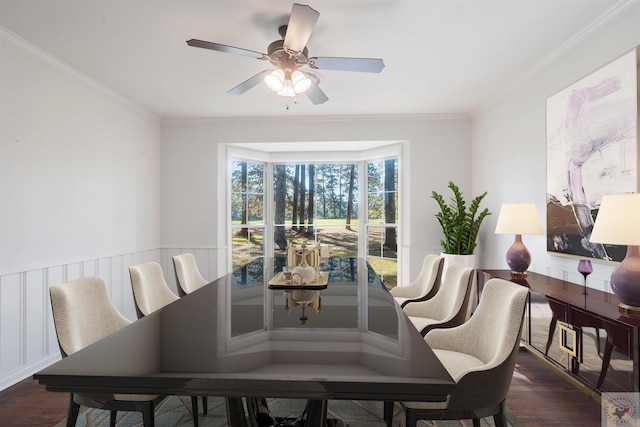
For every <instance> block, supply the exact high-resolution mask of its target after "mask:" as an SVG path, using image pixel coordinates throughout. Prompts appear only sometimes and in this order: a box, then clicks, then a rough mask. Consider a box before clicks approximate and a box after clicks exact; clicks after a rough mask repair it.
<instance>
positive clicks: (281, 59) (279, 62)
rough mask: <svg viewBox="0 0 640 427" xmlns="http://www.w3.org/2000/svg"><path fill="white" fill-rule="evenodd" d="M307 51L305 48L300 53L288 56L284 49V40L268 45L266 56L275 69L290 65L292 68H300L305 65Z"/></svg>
mask: <svg viewBox="0 0 640 427" xmlns="http://www.w3.org/2000/svg"><path fill="white" fill-rule="evenodd" d="M308 54H309V51H308V49H307V48H306V47H305V48H304V49H303V50H302V52H294V53H293V54H291V55H290V54H289V52H287V50H286V49H285V47H284V40H276V41H274V42H273V43H271V44H270V45H269V48H268V49H267V55H268V56H269V61H271V63H272V64H273V65H275V66H277V67H283V66H286V65H291V66H292V68H297V67H300V66H302V65H304V64H306V63H307V55H308Z"/></svg>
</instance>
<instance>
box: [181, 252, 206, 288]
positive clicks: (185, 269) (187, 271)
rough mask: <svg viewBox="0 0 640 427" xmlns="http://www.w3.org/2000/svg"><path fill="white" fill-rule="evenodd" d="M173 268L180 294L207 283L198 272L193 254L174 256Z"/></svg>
mask: <svg viewBox="0 0 640 427" xmlns="http://www.w3.org/2000/svg"><path fill="white" fill-rule="evenodd" d="M173 269H174V271H175V273H176V282H177V284H178V292H179V293H180V296H184V295H186V294H190V293H191V292H193V291H195V290H196V289H199V288H201V287H203V286H204V285H206V284H207V283H208V282H207V281H206V280H205V279H204V277H202V274H200V271H199V270H198V265H197V264H196V258H195V257H194V256H193V254H190V253H184V254H180V255H176V256H174V257H173Z"/></svg>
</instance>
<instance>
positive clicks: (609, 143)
mask: <svg viewBox="0 0 640 427" xmlns="http://www.w3.org/2000/svg"><path fill="white" fill-rule="evenodd" d="M639 53H640V46H639V47H638V48H636V49H634V50H632V51H631V52H628V53H627V54H625V55H623V56H621V57H619V58H618V59H616V60H614V61H612V62H611V63H609V64H607V65H606V66H604V67H602V68H600V69H598V70H596V71H594V72H593V73H591V74H589V75H588V76H586V77H584V78H582V79H581V80H579V81H577V82H575V83H573V84H572V85H570V86H569V87H567V88H565V89H563V90H561V91H560V92H558V93H556V94H554V95H552V96H550V97H549V98H547V105H546V108H547V190H546V191H547V200H546V202H547V251H548V252H549V253H551V254H556V255H568V256H576V257H581V258H584V257H590V258H595V259H602V260H612V261H621V260H622V259H623V258H624V256H625V253H626V247H625V246H615V245H603V244H596V243H591V242H590V241H589V237H590V235H591V230H592V228H593V224H594V221H595V218H596V216H597V214H598V209H599V207H600V201H601V200H602V196H603V195H605V194H612V193H635V192H638V187H639V178H638V177H639V175H638V163H639V157H638V88H639V86H638V74H639V72H638V66H639V62H638V61H639V57H640V55H639ZM638 220H639V221H640V219H638Z"/></svg>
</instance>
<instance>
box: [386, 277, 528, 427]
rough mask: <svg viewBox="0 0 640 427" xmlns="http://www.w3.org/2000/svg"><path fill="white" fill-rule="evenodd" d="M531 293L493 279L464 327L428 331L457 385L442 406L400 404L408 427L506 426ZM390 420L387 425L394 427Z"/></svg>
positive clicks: (432, 404)
mask: <svg viewBox="0 0 640 427" xmlns="http://www.w3.org/2000/svg"><path fill="white" fill-rule="evenodd" d="M527 295H528V290H527V288H525V287H523V286H520V285H517V284H515V283H512V282H509V281H507V280H502V279H491V280H489V281H488V282H487V283H486V285H485V286H484V289H483V291H482V295H481V297H480V302H479V304H478V307H477V309H476V311H475V312H474V313H473V315H472V316H471V318H470V319H469V320H468V321H467V322H466V323H464V324H462V325H460V326H457V327H454V328H448V329H435V330H432V331H430V332H429V333H428V334H427V335H426V337H425V340H426V341H427V343H428V344H429V346H430V347H431V349H433V351H434V353H435V354H436V356H437V357H438V359H439V360H440V361H441V362H442V364H443V365H444V367H445V368H446V369H447V371H448V372H449V374H450V375H451V377H452V378H453V379H454V380H455V382H456V385H457V386H456V388H455V390H454V392H453V393H452V394H451V396H449V399H448V401H447V402H444V403H426V402H401V406H402V408H403V410H404V412H405V414H406V426H407V427H413V426H415V425H416V423H417V420H421V419H430V420H436V419H438V420H446V419H472V420H473V425H474V426H478V427H479V426H480V418H484V417H488V416H493V419H494V423H495V425H496V427H506V426H507V419H506V414H505V408H506V405H505V399H506V396H507V392H508V391H509V387H510V385H511V379H512V377H513V371H514V368H515V365H516V357H517V354H518V349H519V342H520V333H521V331H522V323H523V318H524V311H525V305H526V300H527ZM391 419H392V418H391V417H388V419H387V423H388V425H391Z"/></svg>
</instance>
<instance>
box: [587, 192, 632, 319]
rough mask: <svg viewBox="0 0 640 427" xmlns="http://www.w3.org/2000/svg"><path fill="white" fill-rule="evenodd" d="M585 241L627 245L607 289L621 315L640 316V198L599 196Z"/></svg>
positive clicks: (630, 194)
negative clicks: (592, 222) (589, 232)
mask: <svg viewBox="0 0 640 427" xmlns="http://www.w3.org/2000/svg"><path fill="white" fill-rule="evenodd" d="M589 240H590V241H591V242H594V243H608V244H612V245H627V255H626V256H625V258H624V259H623V260H622V262H621V263H620V264H618V266H617V267H616V268H615V269H614V270H613V273H611V289H612V290H613V293H614V294H616V296H617V297H618V299H619V300H620V304H619V311H620V312H621V313H623V314H629V315H635V316H640V194H638V193H627V194H607V195H605V196H603V197H602V202H601V203H600V209H599V210H598V215H597V216H596V222H595V224H594V226H593V231H592V233H591V238H590V239H589Z"/></svg>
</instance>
